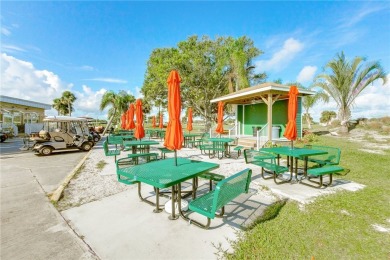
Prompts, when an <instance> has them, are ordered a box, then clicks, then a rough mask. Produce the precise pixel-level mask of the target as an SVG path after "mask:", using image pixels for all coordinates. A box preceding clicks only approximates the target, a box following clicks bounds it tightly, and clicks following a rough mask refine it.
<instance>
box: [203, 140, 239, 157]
mask: <svg viewBox="0 0 390 260" xmlns="http://www.w3.org/2000/svg"><path fill="white" fill-rule="evenodd" d="M209 141H210V142H212V143H213V146H218V143H222V144H223V147H224V148H225V152H224V154H225V157H228V158H230V151H229V143H231V142H233V141H234V139H233V138H218V137H217V138H209ZM222 157H223V154H222ZM222 157H221V158H222Z"/></svg>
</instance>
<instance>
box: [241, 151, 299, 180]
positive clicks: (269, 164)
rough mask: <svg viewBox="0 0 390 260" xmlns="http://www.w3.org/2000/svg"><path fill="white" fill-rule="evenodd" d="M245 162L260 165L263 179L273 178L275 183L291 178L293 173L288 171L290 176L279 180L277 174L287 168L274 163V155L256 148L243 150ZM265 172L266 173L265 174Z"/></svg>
mask: <svg viewBox="0 0 390 260" xmlns="http://www.w3.org/2000/svg"><path fill="white" fill-rule="evenodd" d="M244 157H245V162H246V163H247V164H248V163H251V164H254V165H257V166H260V167H261V176H262V177H263V179H265V180H267V179H271V178H273V179H274V182H275V183H276V184H282V183H286V182H289V181H291V180H292V177H293V173H292V172H290V178H289V179H286V180H282V181H280V180H279V175H280V174H283V173H285V172H288V171H289V169H288V167H286V166H282V165H279V164H277V163H276V158H277V157H276V156H275V155H273V154H271V153H266V152H260V151H256V150H249V149H245V150H244ZM265 173H267V174H268V175H267V176H266V175H265Z"/></svg>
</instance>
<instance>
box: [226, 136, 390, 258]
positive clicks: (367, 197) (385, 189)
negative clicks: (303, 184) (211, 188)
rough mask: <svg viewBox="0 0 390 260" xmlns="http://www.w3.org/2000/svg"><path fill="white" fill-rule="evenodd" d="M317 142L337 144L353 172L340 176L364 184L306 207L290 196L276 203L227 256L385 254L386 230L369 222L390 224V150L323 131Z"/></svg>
mask: <svg viewBox="0 0 390 260" xmlns="http://www.w3.org/2000/svg"><path fill="white" fill-rule="evenodd" d="M316 144H320V145H328V146H335V147H339V148H341V151H342V152H341V162H340V165H341V166H343V167H345V168H348V169H350V170H351V172H350V173H349V174H348V175H346V176H343V177H340V178H342V179H344V180H349V181H354V182H358V183H361V184H364V185H366V187H365V188H364V189H362V190H359V191H356V192H347V191H344V192H338V193H336V194H332V195H327V196H323V197H321V198H319V199H317V200H316V201H315V202H313V203H311V204H309V205H305V207H304V209H300V207H299V205H298V204H297V203H295V202H293V201H288V202H287V203H286V204H285V205H284V206H280V205H277V206H276V209H275V208H274V210H273V211H272V212H273V213H274V214H271V215H272V216H273V217H272V218H268V217H267V216H266V217H264V216H263V217H261V218H260V219H259V220H258V221H257V223H258V224H257V225H255V226H254V227H253V228H252V229H250V230H248V231H246V232H245V234H244V236H243V237H242V239H240V240H239V241H238V242H237V243H235V244H234V245H233V247H234V249H235V251H234V254H231V255H226V257H227V258H228V259H310V258H311V257H313V256H314V257H315V259H389V256H390V249H389V248H390V247H389V245H390V234H389V233H385V232H379V231H377V230H375V229H374V228H373V226H372V225H374V224H379V225H381V226H384V227H387V228H390V223H389V222H388V221H389V219H390V170H389V165H390V152H389V151H387V153H386V155H378V154H371V153H366V152H363V151H359V148H360V146H361V144H359V143H355V142H351V141H347V140H346V139H341V138H335V137H325V136H321V137H319V142H318V143H316ZM272 212H271V213H272ZM264 219H266V220H267V221H264Z"/></svg>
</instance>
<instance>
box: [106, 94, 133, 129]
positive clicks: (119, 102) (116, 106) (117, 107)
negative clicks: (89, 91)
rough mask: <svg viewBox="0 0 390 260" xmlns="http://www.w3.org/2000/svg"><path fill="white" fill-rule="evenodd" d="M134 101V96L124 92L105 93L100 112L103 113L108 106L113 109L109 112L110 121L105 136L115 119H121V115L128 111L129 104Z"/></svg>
mask: <svg viewBox="0 0 390 260" xmlns="http://www.w3.org/2000/svg"><path fill="white" fill-rule="evenodd" d="M134 101H135V98H134V96H133V95H130V94H128V93H127V92H126V91H124V90H121V91H119V93H118V94H116V93H115V92H114V91H107V92H106V93H104V95H103V97H102V101H101V102H100V111H103V110H104V109H105V108H106V107H108V106H111V109H110V111H109V116H110V120H109V121H108V123H107V126H106V128H105V129H104V131H103V135H104V134H105V133H106V131H107V129H109V127H110V125H111V123H112V122H113V120H114V118H119V117H120V115H121V114H122V113H123V112H124V111H126V110H127V108H128V106H129V104H130V103H133V102H134Z"/></svg>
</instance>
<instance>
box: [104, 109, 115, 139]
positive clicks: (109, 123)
mask: <svg viewBox="0 0 390 260" xmlns="http://www.w3.org/2000/svg"><path fill="white" fill-rule="evenodd" d="M114 116H115V113H113V115H112V116H111V118H110V120H109V121H108V123H107V126H106V128H104V130H103V133H102V136H104V135H105V134H106V132H107V129H108V128H109V127H110V126H111V122H112V120H113V119H114Z"/></svg>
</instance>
